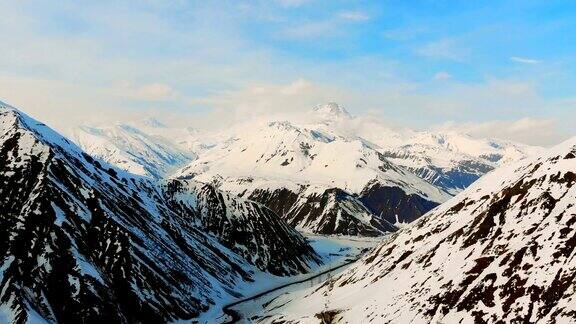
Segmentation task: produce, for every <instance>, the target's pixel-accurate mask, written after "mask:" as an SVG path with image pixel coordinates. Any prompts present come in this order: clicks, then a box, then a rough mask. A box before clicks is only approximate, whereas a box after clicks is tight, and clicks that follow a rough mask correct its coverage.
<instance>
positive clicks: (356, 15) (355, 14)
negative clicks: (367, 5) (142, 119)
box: [338, 11, 370, 21]
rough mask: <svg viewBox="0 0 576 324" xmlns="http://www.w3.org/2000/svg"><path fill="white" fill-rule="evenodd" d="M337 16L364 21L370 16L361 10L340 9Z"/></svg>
mask: <svg viewBox="0 0 576 324" xmlns="http://www.w3.org/2000/svg"><path fill="white" fill-rule="evenodd" d="M338 17H340V18H342V19H344V20H349V21H366V20H369V19H370V16H368V15H367V14H366V13H364V12H361V11H342V12H340V13H339V14H338Z"/></svg>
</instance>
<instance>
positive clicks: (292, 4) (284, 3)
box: [277, 0, 311, 7]
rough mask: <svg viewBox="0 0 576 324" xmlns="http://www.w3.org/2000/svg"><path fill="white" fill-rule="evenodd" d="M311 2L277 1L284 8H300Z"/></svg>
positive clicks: (304, 0)
mask: <svg viewBox="0 0 576 324" xmlns="http://www.w3.org/2000/svg"><path fill="white" fill-rule="evenodd" d="M310 1H311V0H277V2H278V3H279V4H280V5H281V6H284V7H300V6H302V5H304V4H306V3H308V2H310Z"/></svg>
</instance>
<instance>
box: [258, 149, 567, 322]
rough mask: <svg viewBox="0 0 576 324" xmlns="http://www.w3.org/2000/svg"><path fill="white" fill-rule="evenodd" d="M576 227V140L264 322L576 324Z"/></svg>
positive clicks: (435, 216) (485, 183)
mask: <svg viewBox="0 0 576 324" xmlns="http://www.w3.org/2000/svg"><path fill="white" fill-rule="evenodd" d="M575 224H576V138H574V139H572V140H570V141H567V142H565V143H563V144H561V145H559V146H557V147H555V148H553V149H551V150H550V151H549V152H545V153H544V154H542V155H541V156H540V157H537V158H531V159H527V160H524V161H520V162H518V163H515V164H512V165H510V166H508V167H504V168H500V169H497V170H495V171H494V172H492V173H490V174H488V175H486V176H485V177H484V178H482V179H480V180H479V181H478V182H477V183H475V184H474V185H472V186H471V187H470V188H468V189H467V190H465V191H464V192H462V193H461V194H460V195H458V196H457V197H455V198H454V199H452V200H450V201H449V202H447V203H445V204H443V205H442V206H440V207H439V208H437V209H435V210H433V211H432V212H430V213H428V214H427V215H425V216H424V217H422V218H421V219H419V220H418V221H416V222H415V223H413V224H412V225H411V226H409V227H406V228H404V229H402V230H400V231H399V232H397V233H394V234H392V235H391V236H390V237H389V238H388V239H387V240H386V242H384V243H383V244H382V245H381V246H379V247H378V248H376V249H374V250H373V251H371V252H370V253H369V254H367V255H366V256H364V257H363V258H362V259H361V260H360V261H358V262H357V263H356V264H355V265H354V266H353V267H351V268H350V269H349V270H348V271H346V272H345V273H343V274H342V275H340V276H339V277H337V278H335V280H334V281H333V282H325V283H324V284H321V285H319V286H316V287H313V288H311V289H309V290H306V291H303V292H298V293H294V294H292V295H290V294H288V295H286V296H282V297H281V298H278V299H276V300H274V301H272V302H270V303H269V304H268V305H267V306H266V307H267V312H265V314H263V315H262V316H263V317H261V318H260V320H258V321H256V322H259V321H262V322H270V321H272V320H280V319H281V320H283V321H289V320H293V321H295V322H306V321H310V319H311V318H314V316H315V314H320V315H322V314H324V315H326V314H332V315H334V320H335V321H342V322H345V323H346V322H348V323H369V322H372V323H575V322H576V294H575V292H576V232H575V229H576V227H575ZM326 290H330V291H329V293H327V292H326ZM325 295H329V296H331V297H330V298H331V300H330V307H329V308H328V309H327V310H326V309H324V308H323V307H322V306H323V305H324V300H325V297H324V296H325ZM312 305H318V306H312Z"/></svg>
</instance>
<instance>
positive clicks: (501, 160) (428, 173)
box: [383, 132, 542, 194]
mask: <svg viewBox="0 0 576 324" xmlns="http://www.w3.org/2000/svg"><path fill="white" fill-rule="evenodd" d="M383 145H385V143H383ZM541 151H542V149H541V148H538V147H532V146H528V145H523V144H519V143H512V142H509V141H501V140H494V139H476V138H472V137H470V136H468V135H463V134H459V133H455V132H417V133H413V134H410V135H408V136H406V138H405V139H403V140H402V141H401V144H399V145H398V144H397V145H395V146H390V145H387V146H384V149H383V154H384V156H386V157H387V158H388V159H390V160H391V161H393V162H394V163H397V164H399V165H402V166H404V167H405V168H407V169H408V170H410V171H412V172H413V173H415V174H417V175H418V176H420V177H421V178H423V179H425V180H426V181H428V182H430V183H431V184H434V185H436V186H438V187H440V188H442V189H444V190H445V191H447V192H449V193H451V194H457V193H458V192H460V191H462V190H463V189H465V188H467V187H468V186H469V185H470V184H472V183H473V182H474V181H476V180H478V178H480V177H481V176H483V175H484V174H486V173H487V172H489V171H491V170H493V169H495V168H497V167H499V166H503V165H506V164H508V163H511V162H514V161H518V160H521V159H523V158H526V157H528V156H532V155H536V154H538V153H539V152H541Z"/></svg>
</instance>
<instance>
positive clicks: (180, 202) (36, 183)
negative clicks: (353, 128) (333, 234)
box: [0, 103, 319, 323]
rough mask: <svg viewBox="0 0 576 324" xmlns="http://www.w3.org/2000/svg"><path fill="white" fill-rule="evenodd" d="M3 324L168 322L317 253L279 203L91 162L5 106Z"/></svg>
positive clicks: (303, 264) (0, 189)
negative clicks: (269, 205) (281, 213)
mask: <svg viewBox="0 0 576 324" xmlns="http://www.w3.org/2000/svg"><path fill="white" fill-rule="evenodd" d="M0 183H2V185H1V186H0V201H1V202H2V208H1V211H0V214H1V217H0V241H1V242H3V243H2V244H0V260H1V261H0V322H17V323H20V322H22V323H23V322H27V321H28V320H30V321H39V320H40V319H43V320H47V321H50V322H66V323H84V322H95V321H108V322H114V323H124V322H165V321H168V320H175V319H191V318H193V317H195V316H197V315H198V313H199V312H202V311H205V310H206V309H207V308H208V307H209V306H210V305H213V304H214V303H215V302H218V301H219V300H223V299H229V298H231V296H234V295H235V294H237V293H236V291H237V289H236V288H237V287H238V285H242V284H246V283H247V282H250V281H252V280H253V279H252V277H253V275H254V273H255V272H258V271H260V270H263V271H268V272H270V273H273V274H278V275H285V274H297V273H303V272H306V271H307V270H308V269H309V268H310V267H311V266H315V265H316V264H317V263H318V262H319V261H318V260H319V257H318V256H317V255H316V254H315V253H314V252H313V250H312V248H311V247H310V246H309V245H308V244H307V242H306V240H305V239H304V238H303V237H302V236H301V235H300V234H299V233H298V232H296V231H295V230H294V229H292V228H290V227H289V226H288V225H287V224H286V223H284V222H283V221H282V220H281V219H279V218H278V217H277V216H276V215H274V214H273V212H271V211H270V210H268V209H266V208H265V207H263V206H261V205H258V204H256V203H253V202H249V201H245V200H242V199H236V198H232V197H229V196H227V195H226V194H223V193H220V192H219V191H217V190H215V189H214V188H212V187H210V186H206V185H198V184H193V183H190V182H181V181H171V182H165V183H163V184H158V183H157V182H156V181H155V180H153V179H151V178H149V177H142V176H137V175H132V174H130V173H127V172H125V171H122V170H120V169H117V168H115V167H111V166H109V165H108V164H106V163H104V162H100V161H99V160H97V159H94V158H92V157H91V156H90V155H88V154H86V153H85V152H83V151H82V150H80V149H79V148H78V147H77V146H76V145H74V144H73V143H72V142H70V141H68V140H67V139H65V138H63V137H62V136H60V135H59V134H57V133H55V132H54V131H52V130H51V129H50V128H48V127H46V126H45V125H43V124H42V123H39V122H37V121H35V120H33V119H31V118H29V117H28V116H26V115H24V114H22V113H20V112H19V111H17V110H16V109H14V108H11V107H9V106H7V105H5V104H2V103H0Z"/></svg>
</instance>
